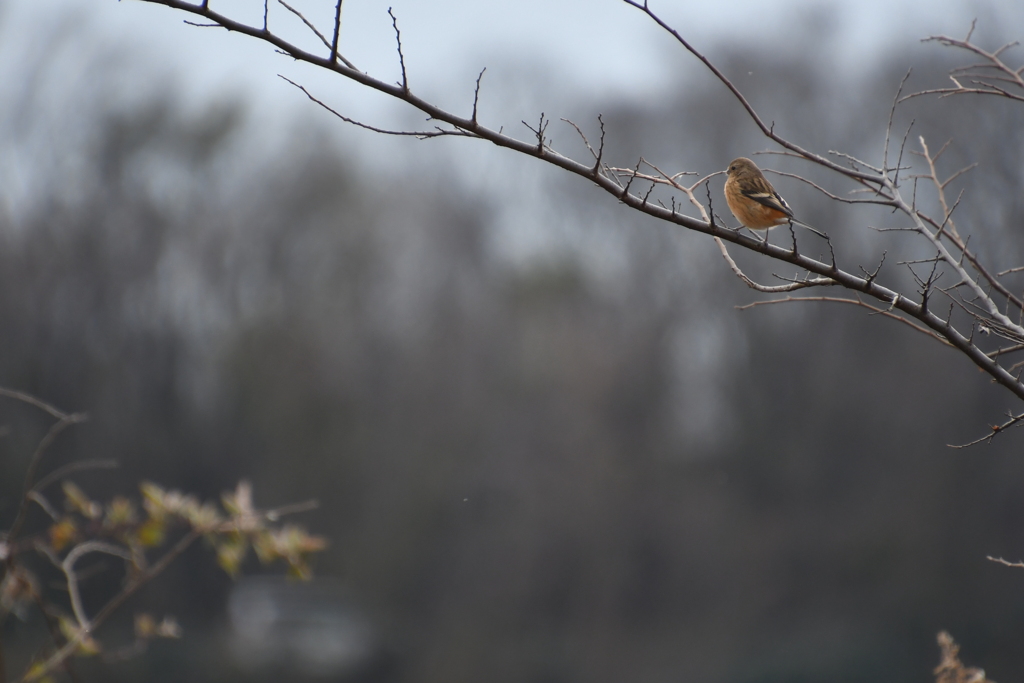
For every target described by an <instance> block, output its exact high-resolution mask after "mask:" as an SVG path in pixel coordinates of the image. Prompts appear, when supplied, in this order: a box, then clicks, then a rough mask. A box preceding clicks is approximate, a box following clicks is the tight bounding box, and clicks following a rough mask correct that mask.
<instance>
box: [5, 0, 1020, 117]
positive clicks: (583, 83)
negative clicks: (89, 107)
mask: <svg viewBox="0 0 1024 683" xmlns="http://www.w3.org/2000/svg"><path fill="white" fill-rule="evenodd" d="M291 4H293V6H295V7H297V8H299V9H300V10H301V11H302V12H303V13H305V14H306V15H307V16H308V17H309V18H310V19H311V20H312V21H314V22H315V23H317V24H318V25H320V26H321V27H322V29H323V30H324V31H325V32H326V31H327V30H328V28H327V27H328V26H329V25H330V19H331V14H332V11H333V8H332V6H333V4H334V3H333V0H294V2H293V3H291ZM212 5H213V7H215V8H217V9H219V10H220V11H222V12H224V13H225V14H228V15H230V16H236V17H239V18H242V19H245V20H247V21H250V22H252V23H260V22H261V20H262V5H263V3H261V2H259V1H258V0H213V2H212ZM389 6H390V7H393V9H394V12H395V14H396V16H397V17H398V19H399V22H400V28H401V29H402V31H403V42H404V45H405V50H406V58H407V61H408V64H409V66H410V71H411V76H412V77H413V78H414V79H415V81H414V84H418V85H419V87H420V88H422V89H425V90H427V91H430V90H435V89H441V88H444V89H465V88H467V87H469V86H470V85H471V84H472V81H471V80H470V83H469V84H467V83H466V80H467V79H472V77H473V76H474V75H475V74H476V72H477V71H479V69H480V68H482V67H484V66H488V67H491V68H495V66H496V65H498V64H504V63H508V62H513V61H518V62H527V63H531V64H534V65H539V66H541V67H543V68H546V69H552V70H555V71H557V72H560V73H561V75H562V77H563V78H564V79H565V81H566V83H568V84H570V86H571V88H572V89H574V90H577V91H579V92H580V93H582V94H585V95H592V97H590V99H595V96H596V97H600V96H611V95H618V94H625V95H629V96H634V97H636V96H643V95H648V94H650V93H652V92H657V90H658V88H659V85H660V84H663V83H664V82H665V81H666V79H669V78H671V77H672V75H673V71H674V70H678V69H687V68H692V67H693V66H694V65H693V63H692V60H691V59H689V58H688V57H687V56H686V55H685V54H683V53H681V51H679V50H678V49H675V48H674V47H673V45H672V42H671V40H670V38H669V37H668V36H667V35H666V34H664V32H662V31H661V30H660V29H658V28H657V27H656V26H655V25H653V23H652V22H651V21H650V20H648V19H647V18H645V17H644V16H643V14H642V13H641V12H640V11H638V10H636V9H633V8H631V7H628V6H627V5H626V4H625V3H623V2H621V0H514V1H511V2H510V1H507V0H503V1H498V0H386V1H380V0H348V1H347V2H346V3H345V10H344V22H343V26H344V29H343V34H342V48H343V50H344V52H345V54H346V55H347V56H348V57H349V58H350V59H352V60H353V61H354V62H356V64H357V65H358V66H359V67H360V68H361V69H363V70H366V71H369V72H371V73H374V74H380V75H384V76H390V77H397V65H396V55H395V50H394V37H393V34H392V29H391V20H390V18H389V17H388V15H387V9H388V7H389ZM652 6H653V7H654V8H655V9H656V10H657V11H659V12H660V13H661V14H662V15H663V17H664V18H666V19H667V20H668V21H669V22H671V23H672V25H674V26H675V27H677V28H678V29H679V30H680V31H681V32H682V33H683V34H684V35H685V36H686V37H687V38H688V39H689V40H691V41H692V42H693V43H694V44H695V45H696V46H697V47H698V48H703V49H708V50H711V49H713V48H714V47H715V46H716V45H717V44H719V43H720V42H721V41H723V40H724V41H736V42H739V41H743V42H750V43H753V44H754V45H760V46H762V47H763V48H764V49H765V50H797V51H799V50H802V49H809V50H811V49H813V50H815V51H816V52H817V51H818V50H819V49H820V48H818V47H817V46H816V45H801V44H800V43H801V42H805V40H806V39H805V29H806V28H811V29H812V30H813V31H815V32H818V33H819V34H820V33H824V34H826V35H828V36H829V37H830V41H829V42H828V44H827V45H828V46H829V47H830V48H833V49H832V51H831V52H828V51H826V53H825V54H815V55H814V57H815V59H823V60H827V61H834V62H835V63H836V64H837V65H839V66H840V67H849V66H851V65H854V64H856V63H858V62H862V61H866V62H870V61H871V60H872V59H873V58H874V56H875V55H877V54H879V52H880V51H882V50H883V49H884V47H885V46H886V44H893V43H913V42H916V41H917V40H918V39H919V38H922V37H924V36H927V35H929V34H934V33H949V34H953V35H956V36H962V35H963V34H964V33H965V32H966V29H967V27H968V25H969V23H970V20H971V19H972V18H974V17H979V19H980V24H981V25H980V26H979V36H981V37H984V36H985V35H987V34H991V33H992V30H993V28H994V27H999V29H1001V30H1002V29H1005V30H1009V28H1008V27H1012V26H1018V27H1020V28H1021V33H1024V2H1020V0H993V1H992V2H987V3H984V2H970V1H967V0H858V2H836V1H835V0H776V1H772V0H765V1H763V2H757V1H756V0H716V1H715V2H698V1H694V0H686V1H682V0H653V1H652ZM766 8H767V10H766ZM185 18H186V16H185V15H184V14H183V13H181V12H176V11H173V10H169V9H167V8H165V7H158V6H152V5H148V4H146V3H143V2H139V1H137V0H122V1H119V0H0V21H2V24H0V57H2V61H0V75H2V77H3V79H4V80H5V81H8V82H10V81H9V79H17V78H18V77H19V73H17V72H16V73H11V67H15V68H18V69H20V73H21V74H24V73H25V71H24V68H23V64H21V62H23V59H24V57H25V56H26V55H28V56H29V57H30V58H31V57H32V56H33V50H32V45H33V44H38V41H39V40H40V36H41V35H43V34H45V33H47V32H52V31H54V30H56V27H58V26H59V25H60V24H61V22H62V21H72V22H73V24H74V32H75V33H76V40H77V41H78V44H79V45H80V46H81V45H87V44H88V42H89V41H91V42H93V43H95V44H96V45H97V46H105V47H107V48H114V47H120V48H123V49H124V50H125V51H126V52H127V54H130V55H131V58H132V60H133V61H136V62H137V63H139V64H140V65H147V64H148V63H151V65H152V67H153V73H159V72H160V71H163V70H170V71H171V72H173V73H177V74H181V75H182V81H183V82H184V83H185V84H187V87H188V88H190V89H191V90H192V92H195V93H204V92H208V91H209V89H211V88H219V89H223V88H230V89H244V90H250V91H252V92H255V93H257V94H258V96H262V97H266V98H267V99H268V101H276V100H277V98H278V96H279V95H280V94H281V93H282V92H285V91H286V90H287V88H286V87H284V85H283V84H282V82H281V81H280V80H279V79H277V78H275V74H277V73H278V72H281V71H286V70H287V69H288V68H289V65H288V64H287V62H286V61H285V60H284V59H283V58H281V57H280V56H276V55H274V54H273V53H272V52H271V50H270V49H269V48H268V47H267V46H265V45H263V44H260V43H259V42H258V41H254V40H252V39H248V38H242V37H228V36H226V35H225V33H224V32H222V31H216V30H213V29H200V28H195V27H191V26H186V25H184V24H183V19H185ZM275 26H276V27H277V30H278V31H280V32H282V33H284V34H286V35H289V36H292V37H297V38H299V39H301V40H306V39H307V38H308V39H309V40H310V41H314V40H315V39H313V38H312V36H311V35H310V34H309V33H308V32H306V31H305V30H304V29H302V27H301V25H299V24H298V23H297V22H296V21H295V20H294V19H293V18H292V17H290V16H289V15H288V13H287V12H286V11H285V10H284V8H282V7H281V6H279V5H272V6H271V27H272V28H274V27H275ZM1017 37H1020V36H1017ZM307 44H308V45H309V46H310V47H314V46H315V42H308V43H307ZM72 71H73V70H72ZM186 74H187V76H186ZM292 95H293V97H294V95H295V93H292ZM353 97H356V95H355V94H353ZM295 99H299V98H295Z"/></svg>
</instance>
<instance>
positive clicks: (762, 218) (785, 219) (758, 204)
mask: <svg viewBox="0 0 1024 683" xmlns="http://www.w3.org/2000/svg"><path fill="white" fill-rule="evenodd" d="M726 173H728V175H729V177H728V179H727V180H726V181H725V201H726V202H728V204H729V210H730V211H732V215H734V216H736V220H738V221H739V222H740V223H742V224H743V225H745V226H747V227H748V228H750V229H751V230H768V229H769V228H774V227H775V226H776V225H786V224H787V223H796V224H797V225H802V226H804V227H805V228H807V229H808V230H810V231H811V232H813V233H815V234H816V235H820V236H821V237H824V238H825V239H828V236H827V235H825V233H823V232H819V231H817V230H815V229H814V228H812V227H811V226H809V225H807V224H806V223H803V222H801V221H798V220H796V219H795V218H793V210H792V209H790V208H789V204H787V203H786V200H785V199H783V198H782V195H780V194H779V193H778V192H776V191H775V188H774V187H772V184H771V183H769V182H768V179H767V178H765V177H764V174H763V173H761V169H759V168H758V167H757V165H756V164H755V163H754V162H753V161H751V160H750V159H747V158H746V157H740V158H739V159H733V161H732V162H731V163H730V164H729V168H728V169H727V170H726ZM764 237H765V241H766V242H767V241H768V233H767V232H766V233H765V236H764Z"/></svg>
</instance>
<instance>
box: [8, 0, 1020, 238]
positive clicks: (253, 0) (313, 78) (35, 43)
mask: <svg viewBox="0 0 1024 683" xmlns="http://www.w3.org/2000/svg"><path fill="white" fill-rule="evenodd" d="M290 4H292V5H293V6H295V7H297V8H298V9H299V10H300V11H302V12H303V13H304V14H305V15H306V16H307V18H308V19H309V20H311V21H313V22H314V23H315V24H317V25H318V26H320V27H321V30H323V31H324V32H325V33H327V32H329V26H330V25H331V20H332V17H333V5H334V2H333V0H293V1H292V2H291V3H290ZM651 4H652V7H654V8H655V10H656V11H658V12H659V13H661V15H662V16H663V17H664V18H665V19H666V20H667V21H669V22H670V23H671V24H672V25H673V26H675V27H677V28H678V29H679V31H680V32H681V33H682V34H683V35H684V36H686V37H687V39H689V40H690V41H691V42H692V43H693V44H694V45H695V46H696V47H697V48H698V49H701V50H705V51H706V52H707V53H708V55H709V56H711V57H712V58H714V57H715V55H717V54H721V53H722V45H723V43H726V42H743V43H749V44H751V45H752V46H753V47H754V48H755V49H758V48H759V49H763V50H765V51H779V50H783V51H795V52H797V53H806V54H807V56H808V58H811V59H815V60H818V61H823V62H825V63H827V64H834V65H835V66H836V68H837V69H842V70H851V69H857V68H858V67H862V66H864V65H871V64H872V63H874V62H876V61H877V60H878V59H880V58H881V55H883V54H884V53H885V52H886V49H887V47H892V48H893V49H905V48H906V47H907V46H917V45H919V44H920V43H919V40H920V39H921V38H923V37H925V36H928V35H931V34H936V33H946V34H950V35H954V36H958V37H961V36H963V35H964V34H965V33H966V31H967V28H968V27H969V25H970V21H971V19H972V18H974V17H977V18H978V20H979V27H978V32H977V34H976V37H977V38H978V40H980V41H982V42H985V41H986V38H987V39H988V40H990V41H991V40H994V39H995V38H994V37H993V35H994V34H996V35H998V34H1001V35H1007V34H1009V35H1010V36H1011V37H1013V38H1024V2H1022V1H1021V0H991V1H990V2H969V1H967V0H858V2H836V1H834V0H778V1H774V2H769V1H767V0H765V1H763V2H757V1H756V0H716V1H715V2H700V1H696V0H686V1H682V0H651ZM211 5H212V6H213V7H214V8H215V9H217V10H218V11H221V12H223V13H224V14H227V15H229V16H232V17H235V18H238V19H240V20H243V21H246V22H248V23H253V24H257V25H259V24H261V23H262V13H263V3H262V2H259V0H212V2H211ZM389 6H390V7H392V8H393V11H394V13H395V15H396V16H397V17H398V21H399V26H400V28H401V30H402V39H403V46H404V53H405V58H406V63H407V65H408V69H409V75H410V82H411V85H412V87H413V89H414V90H415V91H416V92H417V93H418V94H420V95H422V96H425V97H427V98H428V99H431V100H433V101H436V102H438V103H440V104H441V105H442V106H445V107H446V108H448V109H450V110H453V111H456V112H460V113H462V114H468V113H469V110H470V106H471V103H472V92H473V83H474V81H475V78H476V75H477V73H478V72H479V70H480V69H481V68H483V67H487V69H488V71H487V75H486V76H485V79H484V90H483V96H482V99H481V102H482V109H481V114H482V117H481V120H482V121H483V122H484V123H485V124H490V125H494V126H495V127H497V125H501V124H503V123H504V124H508V125H515V126H519V125H520V124H519V121H520V118H531V120H532V118H533V117H534V116H536V113H537V112H539V111H545V112H546V113H547V114H548V115H549V116H553V117H556V118H557V117H559V116H570V117H571V116H572V113H571V112H568V111H566V106H568V104H570V103H573V102H576V101H580V100H582V101H586V102H589V103H591V104H593V105H594V106H596V107H601V106H604V105H603V103H604V102H606V101H609V102H614V101H616V100H619V99H620V98H623V97H625V98H629V99H630V100H631V101H641V102H642V101H644V98H648V99H650V98H656V97H658V96H659V95H660V94H661V93H671V92H674V91H673V88H672V87H666V86H672V85H674V84H676V83H677V81H678V78H679V76H680V74H683V75H686V74H691V73H692V74H701V75H704V76H706V73H705V72H704V71H703V69H702V68H701V67H700V65H699V64H697V63H696V60H694V59H693V58H692V57H690V56H689V55H688V54H687V53H685V52H684V51H683V50H681V49H679V48H678V46H677V45H675V43H674V42H673V41H672V39H671V38H670V37H669V36H668V35H667V34H666V33H665V32H664V31H662V30H661V29H659V28H658V27H657V26H656V25H655V24H654V23H653V22H652V21H651V20H649V19H648V18H646V17H645V16H644V14H643V13H642V12H640V11H639V10H637V9H635V8H632V7H629V6H627V5H626V4H625V3H624V2H622V1H621V0H514V1H508V0H506V1H501V2H499V1H497V0H386V1H381V0H347V2H346V3H345V10H344V16H343V32H342V37H341V47H342V51H343V53H344V54H345V55H346V56H347V57H348V58H349V59H351V60H352V61H353V62H355V63H356V65H357V66H358V67H359V68H361V69H363V70H364V71H367V72H369V73H371V74H372V75H375V76H377V77H380V78H383V79H386V80H392V81H396V80H398V78H399V69H398V60H397V55H396V51H395V42H394V33H393V29H392V26H391V19H390V17H389V16H388V11H387V10H388V7H389ZM188 18H190V17H189V16H188V15H186V14H185V13H183V12H179V11H174V10H170V9H168V8H166V7H161V6H156V5H151V4H148V3H144V2H140V1H138V0H121V1H118V0H0V102H5V103H17V102H19V101H23V100H24V95H25V93H33V97H34V99H35V101H36V107H37V109H38V107H39V104H38V103H39V102H40V101H42V102H44V103H50V102H52V106H46V105H45V104H44V109H47V110H48V112H49V114H48V116H50V117H52V118H53V120H54V121H55V122H61V121H73V119H74V117H75V115H76V114H77V113H78V112H77V103H76V101H75V100H74V97H75V95H69V94H68V93H74V92H76V91H75V90H74V88H72V87H69V86H71V85H72V84H74V85H77V86H81V84H82V83H89V82H91V80H90V79H92V80H97V79H96V78H95V69H96V68H97V67H96V64H97V62H99V63H100V64H103V65H104V68H105V65H106V64H109V65H110V68H112V69H116V73H117V74H118V77H117V78H116V79H114V83H113V85H112V84H111V83H109V82H108V83H106V84H105V88H106V90H104V91H103V93H102V98H103V100H102V101H103V102H108V101H109V102H110V103H111V106H117V104H118V102H119V101H131V100H133V99H143V100H144V99H146V98H147V96H151V95H152V94H153V92H154V91H155V90H160V89H165V88H166V87H167V86H168V85H169V84H171V85H174V86H176V87H177V88H178V91H177V92H178V93H179V95H181V96H183V97H184V98H185V99H186V100H187V101H189V102H191V103H192V105H193V106H196V107H200V108H202V107H203V106H204V105H205V104H207V103H208V102H210V101H211V100H212V99H215V98H218V97H222V96H223V94H228V95H243V96H246V97H248V98H250V100H251V101H252V102H253V103H254V104H255V107H254V111H255V112H256V116H262V117H270V120H271V121H272V122H273V121H275V120H276V121H278V122H284V121H285V120H286V119H287V118H288V117H290V116H291V114H292V113H294V112H295V111H296V108H303V110H304V111H305V112H315V113H314V114H313V115H316V116H323V117H324V118H323V119H322V120H323V121H324V122H325V123H327V122H329V121H330V119H329V118H328V117H326V115H324V114H323V113H322V112H316V109H315V107H313V106H312V105H311V104H310V103H309V102H308V101H307V100H306V99H305V98H304V96H303V95H302V94H301V93H299V92H298V91H296V90H295V89H294V88H293V87H292V86H290V85H288V84H287V83H285V82H284V81H282V80H281V79H279V78H277V74H279V73H280V74H284V75H287V76H289V77H290V78H292V79H294V80H297V81H299V82H301V83H303V84H304V85H307V86H308V87H309V88H310V89H311V90H312V91H314V92H315V93H316V94H318V95H320V96H321V97H324V99H327V100H329V101H330V102H331V103H332V104H335V105H336V106H338V107H339V108H340V109H342V110H343V112H344V113H345V114H347V115H350V116H354V117H356V118H359V119H362V120H365V121H369V122H373V123H375V124H378V125H384V126H407V125H418V121H419V120H421V118H422V117H421V116H420V115H418V114H417V115H415V117H414V114H413V112H411V111H410V110H409V108H408V107H406V106H404V105H402V104H401V103H396V102H393V101H390V100H388V99H387V98H385V97H383V96H380V95H376V94H374V93H372V92H370V91H368V90H367V89H365V88H361V87H358V86H355V85H353V84H351V83H348V82H346V81H344V79H339V78H337V77H333V78H332V77H331V75H330V74H327V73H319V70H317V69H313V68H310V67H307V66H303V65H300V64H296V63H293V62H292V61H291V60H288V59H287V58H285V57H283V56H281V55H278V54H275V53H274V51H273V50H272V49H271V48H270V47H269V46H268V45H266V44H264V43H262V42H260V41H257V40H254V39H251V38H247V37H244V36H238V35H234V34H227V33H226V32H224V31H222V30H218V29H212V28H197V27H193V26H188V25H185V24H184V23H183V22H184V20H185V19H188ZM270 26H271V28H272V29H273V30H275V32H278V33H280V34H282V35H283V36H285V37H287V38H288V39H290V40H294V41H298V42H300V44H303V45H304V46H306V47H308V48H309V49H311V50H315V49H317V46H318V43H317V41H316V39H315V37H313V36H312V34H311V33H310V32H309V31H308V30H306V29H305V28H304V27H303V26H302V24H301V23H299V22H298V21H297V20H296V19H295V18H294V17H293V16H291V15H290V14H289V13H288V12H287V11H286V10H285V9H284V8H283V7H281V6H280V5H277V4H273V3H272V4H271V7H270ZM1015 27H1016V28H1019V29H1020V30H1019V34H1017V35H1014V34H1013V31H1014V28H1015ZM988 44H991V43H988ZM921 50H922V51H921V53H920V54H921V59H928V58H929V55H932V54H936V51H937V50H939V48H937V47H928V46H924V47H922V48H921ZM929 50H932V52H929ZM1021 53H1024V50H1019V51H1018V53H1017V54H1018V56H1020V54H1021ZM1022 61H1024V59H1022ZM41 65H42V66H41ZM107 80H108V81H109V80H111V79H107ZM542 81H543V83H541V82H542ZM542 86H543V87H542ZM488 88H490V90H489V89H488ZM499 93H500V94H499ZM510 93H512V94H510ZM69 97H71V101H68V98H69ZM531 97H536V98H538V99H536V100H531V99H530V98H531ZM515 107H520V108H521V109H522V110H523V111H524V112H530V113H529V114H523V115H522V117H520V116H519V112H518V111H510V109H514V108H515ZM598 110H600V109H598ZM37 115H38V112H36V113H34V114H32V116H37ZM13 116H16V114H12V112H11V111H4V110H0V203H3V204H6V208H7V210H8V211H13V212H15V213H16V212H17V207H18V205H19V203H21V204H24V203H25V202H19V198H30V197H31V196H32V191H31V189H32V186H33V181H32V178H31V177H30V174H29V172H28V171H27V170H26V169H28V167H29V166H30V165H31V164H32V163H33V160H34V159H35V157H36V156H38V155H39V153H40V150H39V148H38V147H39V145H40V144H43V145H44V146H45V145H46V144H48V143H45V142H44V143H40V142H39V141H38V140H37V141H36V143H35V144H36V147H34V148H33V147H30V145H29V143H20V142H19V140H18V139H17V134H16V133H15V134H13V135H12V134H11V131H12V130H15V131H16V130H17V127H16V126H11V125H10V120H11V118H12V117H13ZM502 116H504V117H505V118H504V119H502V118H501V117H502ZM5 120H6V122H7V123H6V125H3V124H5ZM329 127H330V128H331V129H332V130H334V129H336V130H338V131H339V133H338V134H339V135H344V136H345V144H346V145H347V146H348V147H347V148H348V149H351V150H356V154H357V155H359V156H360V157H362V158H363V159H372V160H373V161H372V162H370V163H381V164H387V163H391V164H395V163H415V162H413V161H404V162H396V160H397V159H399V158H402V157H403V156H404V157H405V158H406V159H408V158H412V157H414V156H415V155H416V154H417V153H419V154H420V155H421V156H423V153H422V152H421V151H419V150H422V149H423V147H422V145H421V146H419V147H417V146H416V144H415V143H412V144H410V142H409V141H408V140H407V139H401V140H386V139H382V138H381V137H380V136H378V135H375V134H372V133H366V132H364V131H358V130H354V129H351V128H350V127H346V126H335V125H334V123H333V122H330V125H329ZM36 128H37V129H39V128H44V129H45V128H46V126H45V125H44V126H38V125H37V126H36ZM286 128H287V126H286V125H265V126H262V128H261V129H260V130H261V135H267V134H272V132H273V131H275V130H280V131H284V130H285V129H286ZM5 129H6V131H7V139H6V140H5V139H4V130H5ZM265 131H270V133H267V132H265ZM523 132H524V133H525V132H526V131H525V130H524V131H523ZM47 134H49V133H48V132H47ZM447 143H448V144H443V143H442V144H438V143H431V144H432V145H435V146H432V147H430V152H429V153H430V154H433V155H435V158H431V159H430V163H434V162H435V161H436V160H437V159H439V158H442V157H444V156H447V158H448V159H457V160H458V161H459V162H460V163H457V164H453V166H458V167H459V168H460V172H464V173H465V175H466V178H462V179H461V180H462V181H463V182H466V183H470V184H471V185H476V186H479V187H484V186H490V187H501V186H502V185H503V184H504V186H506V187H507V186H508V185H509V184H510V183H520V184H521V185H522V184H529V183H534V184H537V183H540V182H542V181H540V180H537V179H536V178H537V174H536V172H535V169H534V167H532V166H531V167H530V169H534V170H532V171H524V170H520V169H519V167H516V166H515V164H514V163H513V164H511V165H510V166H509V165H505V164H506V161H507V158H508V157H509V156H510V155H504V156H502V155H496V154H494V153H493V150H492V149H490V148H487V147H486V146H482V145H467V144H458V142H457V141H447ZM19 145H20V147H19ZM51 146H52V145H51ZM389 146H390V147H389ZM368 150H372V151H371V152H370V153H369V154H367V151H368ZM51 153H53V154H58V153H60V150H51ZM473 156H475V158H477V159H478V160H481V159H486V161H478V162H477V163H464V162H465V160H466V159H468V158H470V157H473ZM495 159H498V160H499V161H498V162H497V163H495V161H494V160H495ZM501 160H505V161H501ZM510 168H512V169H513V170H509V169H510ZM466 169H468V170H466ZM41 173H42V174H43V175H45V172H41ZM516 174H518V177H516ZM42 184H43V183H41V182H39V183H36V185H39V186H41V185H42ZM509 194H510V195H516V196H519V197H523V196H526V195H525V190H523V189H522V188H520V191H519V192H518V193H509ZM526 204H527V205H536V204H540V202H526ZM523 205H524V203H523V202H522V201H519V202H515V203H514V206H513V208H514V212H513V213H514V216H513V218H510V221H512V222H514V223H515V225H516V230H515V231H514V234H516V235H521V234H523V230H522V228H521V226H522V224H523V223H531V222H534V221H524V220H523V211H524V209H523ZM0 208H3V207H0ZM538 210H540V209H538ZM540 218H541V219H542V220H538V221H535V222H537V223H540V222H544V223H550V220H549V219H550V217H540ZM513 219H514V220H513ZM527 241H528V242H529V241H530V240H527Z"/></svg>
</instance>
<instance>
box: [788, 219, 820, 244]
mask: <svg viewBox="0 0 1024 683" xmlns="http://www.w3.org/2000/svg"><path fill="white" fill-rule="evenodd" d="M789 221H790V222H791V223H796V224H797V225H800V226H803V227H805V228H807V229H808V230H810V231H811V232H813V233H814V234H815V235H817V236H818V237H820V238H821V239H823V240H827V239H828V235H826V234H825V233H823V232H822V231H821V230H818V229H817V228H813V227H811V226H810V225H807V224H806V223H804V222H803V221H798V220H797V219H795V218H790V219H789Z"/></svg>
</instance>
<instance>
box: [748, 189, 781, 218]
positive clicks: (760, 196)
mask: <svg viewBox="0 0 1024 683" xmlns="http://www.w3.org/2000/svg"><path fill="white" fill-rule="evenodd" d="M743 194H744V196H746V197H750V198H751V199H753V200H754V201H755V202H757V203H758V204H763V205H764V206H767V207H768V208H769V209H775V210H776V211H781V212H782V213H784V214H786V215H787V216H789V217H790V218H792V217H793V210H792V209H791V208H789V204H787V203H786V200H785V199H783V198H782V197H781V196H779V193H778V192H765V191H763V190H759V191H754V192H749V191H747V192H744V193H743Z"/></svg>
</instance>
